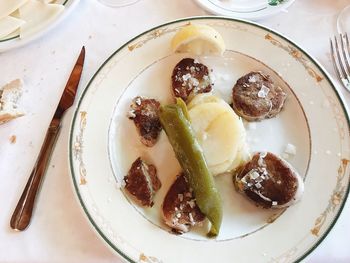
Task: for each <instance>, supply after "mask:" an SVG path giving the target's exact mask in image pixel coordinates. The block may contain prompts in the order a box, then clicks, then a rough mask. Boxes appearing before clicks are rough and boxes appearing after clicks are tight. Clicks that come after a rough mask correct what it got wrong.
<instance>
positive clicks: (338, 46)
mask: <svg viewBox="0 0 350 263" xmlns="http://www.w3.org/2000/svg"><path fill="white" fill-rule="evenodd" d="M330 44H331V53H332V60H333V66H334V69H335V71H336V73H337V76H338V78H339V80H340V81H341V83H342V84H343V86H344V88H345V89H346V90H347V91H349V92H350V45H349V38H348V35H347V33H345V34H340V35H339V37H337V36H334V40H332V38H331V39H330Z"/></svg>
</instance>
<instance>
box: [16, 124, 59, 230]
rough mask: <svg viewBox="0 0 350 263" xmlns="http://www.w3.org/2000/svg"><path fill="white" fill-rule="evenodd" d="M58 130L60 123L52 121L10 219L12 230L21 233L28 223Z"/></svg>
mask: <svg viewBox="0 0 350 263" xmlns="http://www.w3.org/2000/svg"><path fill="white" fill-rule="evenodd" d="M59 130H60V121H59V120H57V119H53V120H52V121H51V123H50V127H49V129H48V130H47V132H46V136H45V140H44V144H43V145H42V147H41V150H40V153H39V156H38V159H37V161H36V163H35V166H34V168H33V171H32V173H31V174H30V177H29V179H28V182H27V184H26V186H25V188H24V190H23V193H22V195H21V198H20V199H19V201H18V204H17V206H16V209H15V211H14V212H13V215H12V217H11V222H10V225H11V228H13V229H14V230H18V231H23V230H25V229H26V228H27V226H28V225H29V223H30V219H31V217H32V213H33V208H34V204H35V200H36V196H37V194H38V190H39V188H40V185H41V182H42V179H43V177H44V174H45V171H46V168H47V165H48V163H49V160H50V156H51V153H52V150H53V146H54V145H55V142H56V139H57V136H58V134H59Z"/></svg>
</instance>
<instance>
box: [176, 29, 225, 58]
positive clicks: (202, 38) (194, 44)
mask: <svg viewBox="0 0 350 263" xmlns="http://www.w3.org/2000/svg"><path fill="white" fill-rule="evenodd" d="M171 47H172V49H173V51H175V52H181V53H192V54H195V55H205V54H207V55H208V54H211V55H222V54H223V53H224V52H225V49H226V46H225V42H224V39H223V38H222V36H221V35H220V33H219V32H218V31H216V30H215V29H214V28H212V27H210V26H207V25H203V24H189V25H186V26H184V27H182V28H181V29H180V30H179V31H178V32H177V33H176V34H175V36H174V37H173V38H172V41H171Z"/></svg>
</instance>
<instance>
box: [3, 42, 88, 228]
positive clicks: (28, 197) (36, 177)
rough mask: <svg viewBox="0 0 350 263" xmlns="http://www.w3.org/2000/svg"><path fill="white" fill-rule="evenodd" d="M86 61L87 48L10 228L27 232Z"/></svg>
mask: <svg viewBox="0 0 350 263" xmlns="http://www.w3.org/2000/svg"><path fill="white" fill-rule="evenodd" d="M84 59H85V47H83V48H82V49H81V52H80V55H79V57H78V60H77V62H76V63H75V66H74V68H73V70H72V72H71V74H70V77H69V79H68V82H67V84H66V87H65V89H64V91H63V94H62V97H61V99H60V102H59V104H58V106H57V109H56V112H55V114H54V116H53V118H52V120H51V123H50V126H49V128H48V130H47V132H46V136H45V140H44V143H43V145H42V147H41V150H40V153H39V156H38V159H37V160H36V163H35V165H34V168H33V171H32V173H31V174H30V177H29V179H28V182H27V184H26V186H25V188H24V190H23V193H22V195H21V198H20V199H19V201H18V204H17V206H16V209H15V211H14V212H13V214H12V217H11V221H10V226H11V228H13V229H14V230H17V231H23V230H25V229H26V228H27V227H28V225H29V223H30V220H31V217H32V213H33V208H34V204H35V200H36V197H37V194H38V190H39V188H40V185H41V182H42V179H43V177H44V174H45V171H46V168H47V165H48V163H49V160H50V156H51V153H52V150H53V148H54V145H55V142H56V139H57V137H58V134H59V130H60V127H61V120H62V117H63V114H64V112H65V111H66V110H67V109H68V108H70V107H71V106H72V105H73V102H74V98H75V94H76V92H77V88H78V85H79V81H80V77H81V73H82V71H83V66H84Z"/></svg>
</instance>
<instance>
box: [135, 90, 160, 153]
mask: <svg viewBox="0 0 350 263" xmlns="http://www.w3.org/2000/svg"><path fill="white" fill-rule="evenodd" d="M159 107H160V103H159V102H158V101H157V100H155V99H146V98H143V97H140V96H137V97H136V98H134V99H133V101H132V104H131V105H130V111H129V112H128V117H129V119H131V120H133V121H134V123H135V126H136V128H137V131H138V133H139V135H140V137H141V142H142V143H143V144H144V145H146V146H147V147H152V146H153V145H154V144H156V142H157V140H158V137H159V134H160V132H161V130H162V125H161V123H160V120H159V117H158V109H159Z"/></svg>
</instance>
